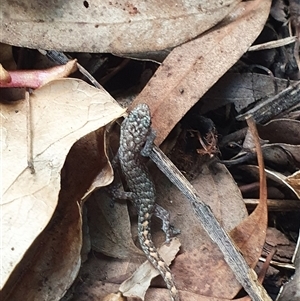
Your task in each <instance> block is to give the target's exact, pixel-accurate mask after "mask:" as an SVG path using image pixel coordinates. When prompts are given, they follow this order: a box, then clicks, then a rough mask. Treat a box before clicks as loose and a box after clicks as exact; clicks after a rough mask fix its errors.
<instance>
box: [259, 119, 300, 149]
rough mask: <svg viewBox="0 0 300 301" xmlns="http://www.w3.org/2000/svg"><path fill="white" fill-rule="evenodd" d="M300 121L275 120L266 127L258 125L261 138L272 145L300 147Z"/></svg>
mask: <svg viewBox="0 0 300 301" xmlns="http://www.w3.org/2000/svg"><path fill="white" fill-rule="evenodd" d="M299 128H300V121H299V120H293V119H285V118H282V119H275V120H272V121H270V122H268V123H267V124H265V125H258V126H257V129H258V133H259V136H260V138H262V139H265V140H268V141H270V143H287V144H292V145H300V131H299Z"/></svg>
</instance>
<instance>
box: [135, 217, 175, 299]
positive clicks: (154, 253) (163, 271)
mask: <svg viewBox="0 0 300 301" xmlns="http://www.w3.org/2000/svg"><path fill="white" fill-rule="evenodd" d="M149 223H150V222H149V220H145V219H142V220H141V221H140V219H139V225H138V226H139V231H138V233H139V235H138V237H139V242H140V245H141V248H142V250H143V252H144V253H145V255H146V257H147V259H148V261H150V263H151V264H152V265H153V266H154V267H155V269H157V270H158V271H159V273H160V275H161V276H162V278H163V279H164V281H165V283H166V285H167V288H168V290H169V292H170V295H171V300H172V301H180V298H179V293H178V290H177V288H176V285H175V281H174V277H173V275H172V273H171V270H170V268H169V266H168V265H167V263H166V262H165V261H164V260H163V259H162V258H161V256H160V255H159V253H158V250H157V249H156V247H155V246H154V243H153V241H152V236H151V233H150V226H149Z"/></svg>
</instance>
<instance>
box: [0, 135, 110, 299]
mask: <svg viewBox="0 0 300 301" xmlns="http://www.w3.org/2000/svg"><path fill="white" fill-rule="evenodd" d="M103 136H104V135H103V130H102V129H100V130H97V131H96V132H91V133H90V134H88V135H86V136H84V137H83V138H81V139H80V140H79V141H78V142H76V143H75V144H74V145H73V147H72V148H71V150H70V152H69V154H68V155H67V159H66V162H65V164H64V167H63V169H62V172H61V174H62V179H61V189H60V192H59V199H58V205H57V208H56V210H55V212H54V215H53V217H52V218H51V220H50V222H49V223H48V225H47V226H46V228H45V229H44V231H43V232H42V233H41V234H40V235H39V236H38V237H37V238H36V239H35V241H34V243H33V244H32V245H31V246H30V247H29V249H28V250H27V252H26V254H25V256H24V258H23V259H22V260H21V262H20V263H19V264H18V265H17V267H16V268H15V269H14V271H13V273H12V274H11V275H10V277H9V279H8V281H7V282H6V284H5V286H4V288H3V290H2V291H1V294H2V296H1V297H2V300H24V299H25V300H45V299H47V298H49V299H52V300H59V299H60V298H61V297H62V295H63V294H64V293H65V291H66V289H68V288H69V286H70V285H71V284H72V283H73V281H74V279H75V278H76V276H77V273H78V270H79V268H80V263H81V258H80V253H81V252H82V218H81V208H80V199H81V197H82V195H83V194H84V193H85V191H86V190H87V188H88V187H89V185H90V183H91V182H92V181H93V178H94V177H95V175H97V173H99V170H101V169H102V168H103V167H105V166H106V165H107V161H106V160H103V146H104V143H103ZM101 140H102V142H101ZM37 271H38V272H37ZM12 288H13V289H12Z"/></svg>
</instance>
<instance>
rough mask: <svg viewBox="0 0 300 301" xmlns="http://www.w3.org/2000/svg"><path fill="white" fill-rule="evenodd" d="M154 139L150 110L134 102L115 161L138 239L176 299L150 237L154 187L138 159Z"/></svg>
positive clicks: (170, 276)
mask: <svg viewBox="0 0 300 301" xmlns="http://www.w3.org/2000/svg"><path fill="white" fill-rule="evenodd" d="M154 138H155V134H154V132H153V131H152V130H151V117H150V110H149V107H148V106H147V105H146V104H139V105H137V106H136V107H135V108H134V109H133V110H132V111H131V112H130V113H129V115H128V117H127V118H125V119H124V121H123V122H122V125H121V136H120V147H119V151H118V157H119V162H120V165H121V169H122V172H123V174H124V176H125V179H126V182H127V185H128V188H129V190H130V192H131V199H132V200H133V203H134V205H135V206H136V208H137V212H138V238H139V242H140V245H141V247H142V250H143V251H144V253H145V254H146V256H147V259H148V260H149V261H150V262H151V264H152V265H153V266H154V267H155V268H156V269H157V270H158V271H159V272H160V274H161V276H162V277H163V279H164V281H165V282H166V284H167V287H168V289H169V291H170V295H171V299H172V300H173V301H179V300H180V299H179V295H178V291H177V289H176V286H175V283H174V279H173V276H172V274H171V271H170V268H169V267H168V265H167V264H166V263H165V262H164V260H163V259H162V258H161V257H160V255H159V253H158V251H157V249H156V248H155V246H154V244H153V241H152V237H151V217H152V214H153V212H154V208H155V194H156V193H155V186H154V183H153V181H152V179H151V177H150V174H149V172H148V170H147V167H146V166H145V164H144V163H143V162H142V160H141V159H142V157H141V155H143V156H147V154H149V152H150V151H151V149H152V146H153V141H154Z"/></svg>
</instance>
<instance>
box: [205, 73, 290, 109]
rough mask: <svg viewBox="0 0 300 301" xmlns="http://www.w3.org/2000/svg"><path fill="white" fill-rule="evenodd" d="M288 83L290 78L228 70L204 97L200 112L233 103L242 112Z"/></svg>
mask: <svg viewBox="0 0 300 301" xmlns="http://www.w3.org/2000/svg"><path fill="white" fill-rule="evenodd" d="M288 85H289V81H288V80H286V79H283V78H277V77H275V78H274V77H271V76H269V75H264V74H258V73H233V72H226V73H225V74H224V76H222V77H221V78H220V79H219V80H218V82H217V83H216V84H215V85H214V86H213V87H212V88H211V89H210V90H209V91H207V93H205V95H204V96H203V97H202V99H201V101H200V103H199V108H200V114H205V113H207V112H209V111H212V110H215V109H217V108H220V107H222V106H225V105H227V104H231V103H233V104H234V107H235V109H236V111H237V112H238V113H240V112H241V111H242V110H243V109H245V108H246V107H247V106H248V105H250V104H251V103H254V102H256V101H258V100H260V99H263V98H265V97H267V96H269V97H270V96H273V95H275V94H277V93H279V92H280V91H282V90H283V89H285V88H286V87H288Z"/></svg>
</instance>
